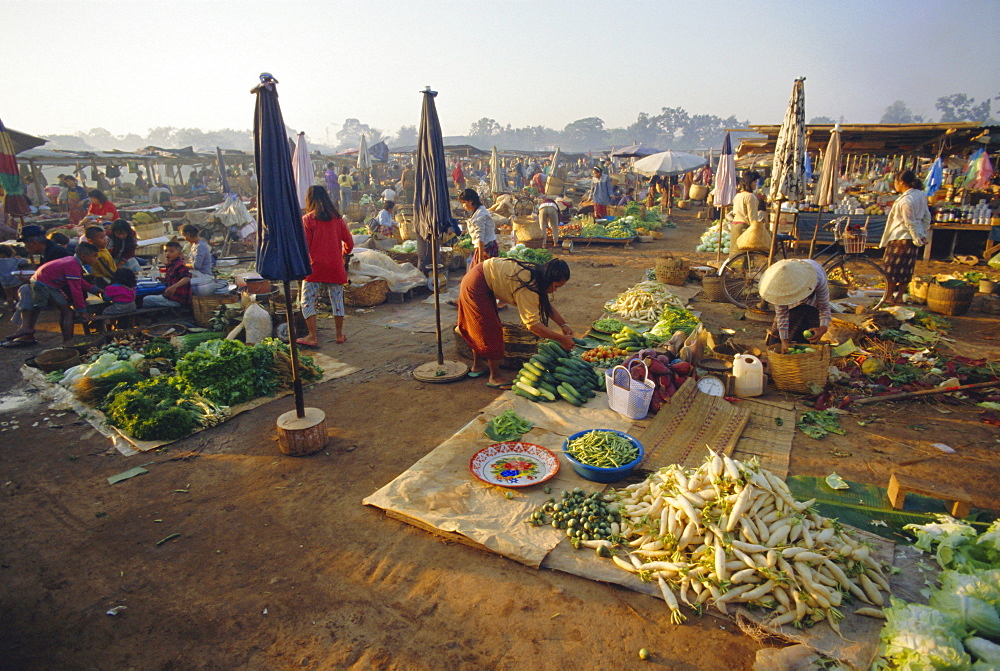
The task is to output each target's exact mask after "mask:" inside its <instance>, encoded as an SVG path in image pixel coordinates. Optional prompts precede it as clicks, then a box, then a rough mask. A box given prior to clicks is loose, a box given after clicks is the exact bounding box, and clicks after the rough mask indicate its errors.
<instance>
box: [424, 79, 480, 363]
mask: <svg viewBox="0 0 1000 671" xmlns="http://www.w3.org/2000/svg"><path fill="white" fill-rule="evenodd" d="M421 93H423V96H424V104H423V107H422V109H421V112H420V133H419V135H418V136H417V158H416V169H415V171H414V180H413V184H414V196H413V224H414V228H416V231H417V235H418V236H419V237H420V239H421V240H422V241H423V243H424V244H426V245H429V246H430V250H431V277H432V278H433V283H434V318H435V332H436V333H437V363H436V365H435V364H434V363H433V362H432V363H429V364H424V365H423V366H420V367H418V368H417V369H416V370H414V371H413V374H414V377H417V378H418V379H421V380H427V381H429V382H446V381H449V380H454V379H458V378H459V377H462V376H464V375H465V372H466V371H467V370H468V367H467V366H466V365H465V364H462V363H460V362H457V361H449V362H447V364H446V363H445V360H444V344H443V341H442V338H441V297H440V292H439V291H438V272H439V269H438V253H439V249H438V238H439V236H440V235H442V234H443V233H446V232H448V231H449V230H451V229H452V228H453V227H454V225H455V224H454V219H453V218H452V216H451V196H450V194H449V193H448V167H447V165H446V164H445V159H444V137H443V136H442V133H441V122H440V121H439V120H438V114H437V106H436V105H435V104H434V98H435V96H437V92H436V91H431V90H430V87H427V88H426V89H424V90H423V91H422V92H421Z"/></svg>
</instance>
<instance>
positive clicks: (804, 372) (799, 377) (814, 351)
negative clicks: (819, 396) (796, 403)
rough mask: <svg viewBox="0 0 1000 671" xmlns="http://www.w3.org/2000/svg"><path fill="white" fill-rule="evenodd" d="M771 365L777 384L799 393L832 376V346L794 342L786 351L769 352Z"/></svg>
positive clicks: (781, 387)
mask: <svg viewBox="0 0 1000 671" xmlns="http://www.w3.org/2000/svg"><path fill="white" fill-rule="evenodd" d="M767 361H768V367H769V369H770V373H771V379H772V380H774V386H776V387H777V388H778V389H780V390H781V391H791V392H795V393H798V394H809V393H813V392H814V387H820V388H822V387H824V386H825V385H826V381H827V378H828V377H829V376H830V348H829V347H828V346H827V345H792V346H791V347H790V348H789V350H788V353H787V354H781V353H780V352H779V351H777V349H775V350H772V351H770V352H768V355H767Z"/></svg>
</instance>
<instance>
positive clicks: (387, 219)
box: [372, 200, 402, 242]
mask: <svg viewBox="0 0 1000 671" xmlns="http://www.w3.org/2000/svg"><path fill="white" fill-rule="evenodd" d="M395 209H396V203H395V202H394V201H392V200H387V201H385V204H384V205H383V206H382V209H381V210H379V211H378V215H376V217H375V221H374V222H373V227H374V229H375V230H373V231H372V233H378V234H379V235H384V236H385V237H387V238H394V239H395V240H397V241H398V242H402V238H401V237H400V235H399V224H397V223H396V220H395V219H394V218H393V214H392V213H393V210H395Z"/></svg>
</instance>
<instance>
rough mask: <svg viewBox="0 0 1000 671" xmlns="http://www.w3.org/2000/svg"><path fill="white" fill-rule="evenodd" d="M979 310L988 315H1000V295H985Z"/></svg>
mask: <svg viewBox="0 0 1000 671" xmlns="http://www.w3.org/2000/svg"><path fill="white" fill-rule="evenodd" d="M979 311H980V312H982V313H983V314H987V315H1000V296H984V297H983V302H982V304H980V306H979Z"/></svg>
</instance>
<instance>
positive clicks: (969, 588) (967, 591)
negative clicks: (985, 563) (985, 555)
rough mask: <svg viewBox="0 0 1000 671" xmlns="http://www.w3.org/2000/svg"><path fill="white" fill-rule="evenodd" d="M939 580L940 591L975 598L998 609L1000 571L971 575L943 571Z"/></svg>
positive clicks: (999, 604) (979, 572)
mask: <svg viewBox="0 0 1000 671" xmlns="http://www.w3.org/2000/svg"><path fill="white" fill-rule="evenodd" d="M940 580H941V590H942V591H948V592H953V593H955V594H960V595H963V596H971V597H975V598H977V599H980V600H982V601H984V602H986V603H988V604H989V605H991V606H994V607H1000V569H994V570H992V571H978V572H976V573H974V574H972V575H966V574H964V573H959V572H958V571H945V572H944V573H942V574H941V577H940Z"/></svg>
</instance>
